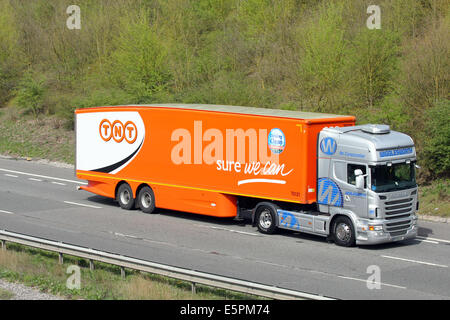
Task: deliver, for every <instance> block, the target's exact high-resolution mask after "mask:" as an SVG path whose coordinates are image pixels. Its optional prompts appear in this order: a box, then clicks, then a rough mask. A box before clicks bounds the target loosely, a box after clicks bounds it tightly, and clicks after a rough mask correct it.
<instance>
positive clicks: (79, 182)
mask: <svg viewBox="0 0 450 320" xmlns="http://www.w3.org/2000/svg"><path fill="white" fill-rule="evenodd" d="M0 171H4V172H9V173H16V174H23V175H27V176H32V177H38V178H44V179H50V180H57V181H64V182H70V183H76V184H87V182H82V181H75V180H68V179H62V178H56V177H49V176H43V175H40V174H34V173H29V172H21V171H14V170H8V169H3V168H0Z"/></svg>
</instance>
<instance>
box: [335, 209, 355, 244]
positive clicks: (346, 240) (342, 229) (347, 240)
mask: <svg viewBox="0 0 450 320" xmlns="http://www.w3.org/2000/svg"><path fill="white" fill-rule="evenodd" d="M332 230H333V238H334V242H335V243H336V244H337V245H339V246H343V247H352V246H354V245H355V230H354V228H353V223H352V221H351V220H350V219H349V218H347V217H344V216H342V217H337V218H336V220H335V221H334V223H333V229H332Z"/></svg>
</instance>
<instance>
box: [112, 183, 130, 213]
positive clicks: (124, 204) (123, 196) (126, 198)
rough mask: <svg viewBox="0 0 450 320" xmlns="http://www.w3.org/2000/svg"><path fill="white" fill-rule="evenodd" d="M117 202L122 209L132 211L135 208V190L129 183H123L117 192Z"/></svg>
mask: <svg viewBox="0 0 450 320" xmlns="http://www.w3.org/2000/svg"><path fill="white" fill-rule="evenodd" d="M116 200H117V202H119V205H120V207H121V208H122V209H125V210H131V209H132V208H133V207H134V198H133V190H131V187H130V186H129V185H128V183H122V184H121V185H120V186H119V189H118V190H117V195H116Z"/></svg>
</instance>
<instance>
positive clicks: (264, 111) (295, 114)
mask: <svg viewBox="0 0 450 320" xmlns="http://www.w3.org/2000/svg"><path fill="white" fill-rule="evenodd" d="M109 107H110V106H109ZM113 107H143V108H145V107H152V108H179V109H190V110H204V111H218V112H229V113H240V114H250V115H259V116H272V117H281V118H291V119H325V118H341V117H346V116H345V115H337V114H328V113H318V112H303V111H291V110H281V109H268V108H254V107H241V106H226V105H214V104H177V103H173V104H171V103H167V104H135V105H122V106H113Z"/></svg>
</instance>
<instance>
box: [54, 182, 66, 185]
mask: <svg viewBox="0 0 450 320" xmlns="http://www.w3.org/2000/svg"><path fill="white" fill-rule="evenodd" d="M52 183H53V184H57V185H60V186H66V184H65V183H62V182H56V181H52Z"/></svg>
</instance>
